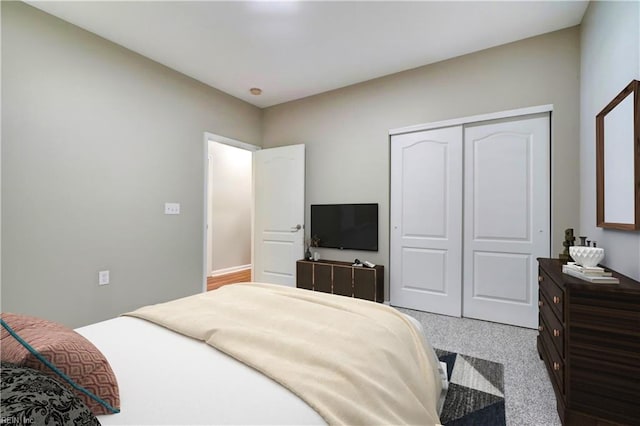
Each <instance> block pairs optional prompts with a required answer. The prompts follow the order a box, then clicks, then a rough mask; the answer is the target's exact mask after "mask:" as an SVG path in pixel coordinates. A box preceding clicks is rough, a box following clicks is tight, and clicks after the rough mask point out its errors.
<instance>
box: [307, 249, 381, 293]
mask: <svg viewBox="0 0 640 426" xmlns="http://www.w3.org/2000/svg"><path fill="white" fill-rule="evenodd" d="M351 265H352V264H351V263H350V262H338V261H334V260H318V261H312V260H298V262H297V263H296V287H298V288H306V289H308V290H315V291H322V292H325V293H333V294H340V295H342V296H351V297H356V298H358V299H366V300H371V301H373V302H380V303H382V302H383V301H384V266H382V265H376V266H375V267H373V268H366V267H363V266H351Z"/></svg>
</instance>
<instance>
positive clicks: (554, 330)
mask: <svg viewBox="0 0 640 426" xmlns="http://www.w3.org/2000/svg"><path fill="white" fill-rule="evenodd" d="M553 336H554V337H560V330H557V329H555V328H554V329H553Z"/></svg>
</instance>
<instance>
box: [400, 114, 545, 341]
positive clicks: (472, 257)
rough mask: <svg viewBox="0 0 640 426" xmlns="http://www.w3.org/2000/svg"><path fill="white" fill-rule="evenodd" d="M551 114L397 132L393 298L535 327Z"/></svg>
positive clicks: (414, 306)
mask: <svg viewBox="0 0 640 426" xmlns="http://www.w3.org/2000/svg"><path fill="white" fill-rule="evenodd" d="M549 140H550V139H549V115H548V114H538V115H532V116H524V117H516V118H509V119H503V120H495V121H487V122H481V123H475V124H465V125H464V126H462V125H460V126H453V127H446V128H440V129H433V130H425V131H420V132H415V133H407V134H401V135H394V136H393V137H392V140H391V218H390V219H391V221H390V223H391V248H390V257H391V259H390V260H391V262H390V263H391V265H390V267H391V269H390V302H391V304H392V305H394V306H401V307H406V308H410V309H417V310H422V311H427V312H434V313H439V314H445V315H452V316H461V315H462V316H465V317H471V318H477V319H483V320H489V321H496V322H501V323H506V324H513V325H519V326H524V327H531V328H535V327H536V326H537V323H538V319H537V315H538V307H537V293H538V282H537V268H536V258H537V257H548V256H549V252H550V250H549V249H550V247H549V246H550V244H549V233H550V232H549V228H550V192H549V185H550V171H549V169H550V167H549V163H550V160H549Z"/></svg>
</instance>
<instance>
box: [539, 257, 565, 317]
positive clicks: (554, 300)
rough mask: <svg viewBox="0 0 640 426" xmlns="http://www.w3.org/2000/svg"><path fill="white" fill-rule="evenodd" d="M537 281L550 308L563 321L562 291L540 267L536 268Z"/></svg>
mask: <svg viewBox="0 0 640 426" xmlns="http://www.w3.org/2000/svg"><path fill="white" fill-rule="evenodd" d="M538 283H539V288H540V290H541V291H542V292H543V293H544V295H545V296H547V299H548V300H549V302H550V303H549V304H550V306H551V309H552V310H553V311H554V312H555V314H556V316H557V317H558V319H559V320H560V322H562V323H564V321H565V318H564V299H565V298H564V291H563V290H562V288H560V287H559V286H558V285H557V284H556V283H555V281H553V280H552V279H551V278H550V277H549V275H547V274H546V273H545V272H544V271H543V270H542V269H539V270H538Z"/></svg>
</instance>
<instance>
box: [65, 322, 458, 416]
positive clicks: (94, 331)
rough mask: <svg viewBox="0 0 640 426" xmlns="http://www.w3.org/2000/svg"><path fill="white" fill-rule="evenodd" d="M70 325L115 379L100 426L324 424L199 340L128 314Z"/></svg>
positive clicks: (276, 386) (271, 384) (289, 395)
mask: <svg viewBox="0 0 640 426" xmlns="http://www.w3.org/2000/svg"><path fill="white" fill-rule="evenodd" d="M405 316H406V317H407V318H409V320H410V322H411V323H412V324H413V325H414V326H415V327H416V328H417V329H418V330H419V331H420V334H421V335H423V336H424V331H423V328H422V325H421V324H420V323H419V322H418V321H417V320H415V319H414V318H412V317H410V316H408V315H405ZM76 331H77V332H78V333H80V334H81V335H83V336H84V337H86V338H87V339H89V340H90V341H91V342H92V343H93V344H94V345H95V346H96V347H97V348H98V349H99V350H100V351H101V352H102V353H103V354H104V356H105V357H106V358H107V360H108V361H109V363H110V364H111V368H112V369H113V371H114V373H115V375H116V378H117V380H118V386H119V389H120V404H121V405H120V413H118V414H110V415H101V416H98V419H99V420H100V423H102V424H103V425H214V424H215V425H220V424H244V425H256V424H269V425H288V424H291V425H294V424H295V425H319V424H326V422H325V421H324V420H323V419H322V417H320V415H319V414H318V413H316V411H314V410H313V409H312V408H311V407H309V406H308V405H307V404H306V403H305V402H304V401H303V400H301V399H300V398H299V397H297V396H296V395H295V394H293V393H292V392H290V391H289V390H287V389H285V388H284V387H282V386H281V385H279V384H278V383H276V382H274V381H273V380H271V379H269V378H268V377H266V376H264V375H263V374H261V373H259V372H257V371H256V370H254V369H252V368H250V367H248V366H246V365H244V364H242V363H241V362H239V361H236V360H235V359H233V358H232V357H230V356H228V355H226V354H224V353H222V352H220V351H218V350H216V349H214V348H213V347H211V346H209V345H207V344H206V343H205V342H202V341H199V340H196V339H192V338H190V337H186V336H184V335H182V334H179V333H176V332H173V331H171V330H168V329H166V328H164V327H161V326H158V325H156V324H153V323H151V322H148V321H145V320H142V319H138V318H134V317H118V318H114V319H110V320H107V321H103V322H99V323H96V324H92V325H88V326H86V327H81V328H78V329H76ZM428 346H429V345H428ZM429 347H430V346H429ZM434 356H435V354H434ZM445 377H446V374H445ZM446 387H447V386H446V382H445V383H443V389H444V392H446ZM443 399H444V393H443V395H442V398H441V401H440V403H439V404H438V405H439V407H438V411H440V409H441V407H442V404H441V402H442V400H443Z"/></svg>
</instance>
